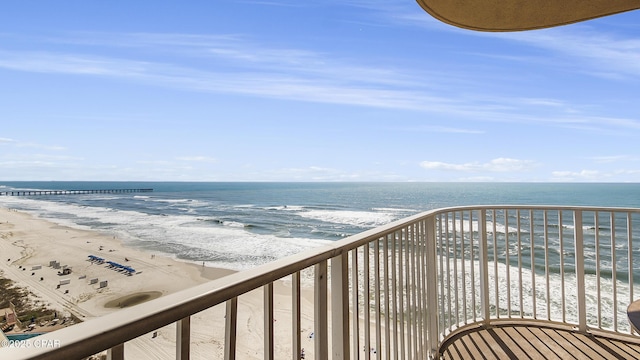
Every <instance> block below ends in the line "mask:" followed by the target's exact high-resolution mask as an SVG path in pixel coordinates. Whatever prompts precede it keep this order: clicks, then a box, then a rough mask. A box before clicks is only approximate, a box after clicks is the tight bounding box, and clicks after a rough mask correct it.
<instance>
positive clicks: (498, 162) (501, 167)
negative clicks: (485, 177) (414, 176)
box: [420, 158, 536, 172]
mask: <svg viewBox="0 0 640 360" xmlns="http://www.w3.org/2000/svg"><path fill="white" fill-rule="evenodd" d="M535 165H536V163H535V162H534V161H532V160H520V159H511V158H497V159H493V160H491V161H489V162H486V163H479V162H472V163H462V164H455V163H445V162H439V161H423V162H421V163H420V166H421V167H422V168H424V169H427V170H441V171H457V172H522V171H529V170H531V169H532V168H533V167H534V166H535Z"/></svg>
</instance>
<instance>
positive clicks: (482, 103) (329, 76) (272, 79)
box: [0, 4, 640, 132]
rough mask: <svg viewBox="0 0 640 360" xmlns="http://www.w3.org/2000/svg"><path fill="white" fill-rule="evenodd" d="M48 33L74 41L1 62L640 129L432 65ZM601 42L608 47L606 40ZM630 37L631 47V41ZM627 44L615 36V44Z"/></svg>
mask: <svg viewBox="0 0 640 360" xmlns="http://www.w3.org/2000/svg"><path fill="white" fill-rule="evenodd" d="M377 6H382V5H381V4H378V5H377ZM389 11H391V10H389ZM425 16H426V15H425ZM483 36H487V35H483ZM492 36H494V35H492ZM547 36H549V35H531V36H529V37H524V38H513V39H511V38H510V40H512V41H522V42H526V43H529V44H533V45H534V46H547V47H548V48H551V49H554V51H564V50H563V49H561V47H560V45H549V44H546V42H545V39H546V37H547ZM43 41H46V42H51V43H54V42H65V43H68V44H71V45H75V47H74V49H75V50H74V52H70V50H66V51H65V52H61V51H7V50H2V49H0V68H5V69H11V70H16V71H26V72H39V73H51V74H69V75H74V76H95V77H107V78H117V79H119V80H122V81H131V82H136V83H142V84H147V85H151V86H163V87H169V88H174V89H180V90H183V91H198V92H210V93H233V94H242V95H247V96H256V97H266V98H277V99H287V100H297V101H306V102H318V103H329V104H344V105H354V106H363V107H373V108H385V109H398V110H411V111H419V112H426V113H437V114H443V115H446V116H447V118H449V119H452V118H456V117H461V118H465V119H469V120H472V121H478V122H484V121H489V122H508V123H513V122H518V123H539V124H543V125H545V126H566V127H572V128H577V129H583V130H588V131H597V130H599V129H602V128H608V129H612V128H613V129H614V130H615V129H640V120H637V119H625V118H614V117H599V116H598V115H597V114H595V113H594V112H593V111H592V110H593V109H592V108H591V107H590V106H591V105H590V104H587V105H581V104H568V103H567V102H566V101H565V100H561V99H554V98H541V97H530V98H527V97H522V96H515V95H514V96H511V95H509V94H507V95H502V96H501V95H494V96H493V97H491V98H488V97H486V95H485V94H484V93H483V92H481V91H474V90H472V89H476V88H477V86H475V85H474V84H473V83H472V82H473V81H475V80H473V78H472V77H469V76H466V74H465V73H464V72H456V71H454V72H448V73H447V76H446V79H444V78H443V77H442V75H441V74H440V75H438V74H436V73H435V72H434V73H429V72H423V73H420V74H416V73H415V71H416V70H413V71H414V72H410V71H409V70H403V69H400V68H398V67H394V66H385V65H371V64H370V65H368V66H367V65H363V64H361V63H354V62H352V61H351V60H349V59H345V58H342V59H341V58H340V57H338V56H335V54H325V53H321V52H316V51H311V50H306V49H297V48H286V47H269V46H266V45H263V44H259V43H254V42H252V41H250V40H248V39H247V38H245V37H244V36H240V35H237V34H221V35H198V34H195V35H193V34H175V33H169V34H147V33H120V34H112V33H75V34H70V35H67V36H64V37H62V36H61V37H60V38H55V37H50V38H47V39H45V40H43ZM554 41H555V40H554ZM580 41H586V39H582V38H581V39H580ZM598 43H601V44H602V45H603V46H604V44H603V41H599V42H598ZM558 44H559V43H558ZM629 46H630V47H631V48H633V49H635V44H634V45H629ZM105 47H111V48H119V49H120V50H121V51H118V52H117V53H118V57H115V56H111V57H107V56H103V55H96V54H102V53H104V51H101V50H102V49H103V48H105ZM622 47H623V45H622V44H619V45H618V47H617V49H621V48H622ZM614 48H615V47H614ZM592 51H593V53H596V52H597V51H596V50H592ZM612 52H613V53H616V54H617V53H618V52H619V51H618V52H616V51H613V50H612ZM638 64H640V63H638ZM629 66H633V65H631V64H629ZM638 66H640V65H638ZM453 83H455V84H456V87H455V88H454V89H465V91H464V92H460V91H458V90H454V89H449V87H450V86H451V84H453ZM443 89H447V90H446V91H443ZM453 94H455V96H453ZM545 111H546V112H547V113H545ZM541 112H542V114H543V116H541V115H540V114H541ZM431 130H432V131H440V132H456V131H458V130H456V129H455V127H447V126H443V127H438V126H434V127H433V128H432V129H431ZM461 131H462V132H466V131H465V130H461ZM472 132H473V131H472Z"/></svg>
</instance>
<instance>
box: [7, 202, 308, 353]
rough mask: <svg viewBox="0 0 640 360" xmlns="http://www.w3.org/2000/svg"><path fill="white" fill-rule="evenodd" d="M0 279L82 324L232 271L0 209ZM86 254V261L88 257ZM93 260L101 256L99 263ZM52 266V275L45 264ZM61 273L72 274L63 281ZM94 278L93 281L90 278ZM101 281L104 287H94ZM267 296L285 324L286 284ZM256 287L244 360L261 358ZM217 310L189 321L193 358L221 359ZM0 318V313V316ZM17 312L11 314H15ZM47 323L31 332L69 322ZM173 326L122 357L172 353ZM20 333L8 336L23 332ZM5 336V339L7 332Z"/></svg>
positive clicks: (242, 311) (246, 307) (244, 318)
mask: <svg viewBox="0 0 640 360" xmlns="http://www.w3.org/2000/svg"><path fill="white" fill-rule="evenodd" d="M0 253H1V254H3V255H2V258H1V259H0V277H4V278H7V279H10V280H12V281H13V282H14V283H15V284H16V285H17V286H20V287H23V288H27V289H28V290H29V291H31V292H32V293H33V295H34V296H33V298H32V299H31V300H30V301H34V302H37V303H38V304H40V305H41V306H44V307H46V308H48V309H52V310H53V311H55V312H56V314H58V318H59V319H60V322H62V319H70V318H73V317H75V318H77V319H79V320H81V321H87V320H90V319H93V318H98V317H101V316H104V315H107V314H109V313H112V312H114V311H118V310H120V309H121V308H122V307H129V306H134V305H137V304H140V303H141V302H145V301H149V300H153V299H155V298H158V297H161V296H165V295H168V294H171V293H175V292H178V291H180V290H184V289H187V288H190V287H193V286H196V285H199V284H202V283H205V282H208V281H211V280H215V279H218V278H221V277H223V276H226V275H228V274H231V273H234V272H236V271H234V270H228V269H222V268H215V267H210V266H205V264H204V263H189V262H183V261H179V260H176V259H172V258H170V257H167V256H163V255H162V254H159V253H151V252H147V251H143V250H139V249H136V248H133V247H127V246H125V245H124V244H123V242H122V241H120V240H119V239H117V238H116V237H114V236H110V235H106V234H101V233H99V232H97V231H91V230H83V229H75V228H70V227H66V226H62V225H58V224H56V223H54V222H52V221H49V220H47V219H41V218H38V217H35V216H32V215H30V214H27V213H24V212H20V211H15V210H11V209H6V208H0ZM90 255H92V257H89V256H90ZM95 258H102V259H103V260H104V261H103V262H102V263H99V262H97V261H95ZM107 261H112V262H115V263H118V264H126V265H127V266H128V267H130V268H133V269H135V272H133V273H132V274H130V275H129V274H128V273H127V271H118V270H117V269H115V268H111V267H110V266H109V265H108V263H107ZM54 263H59V265H60V267H59V268H58V269H56V268H54V267H53V266H51V264H54ZM64 268H68V269H71V270H70V271H71V272H70V273H69V274H66V275H63V274H62V272H63V271H64ZM95 279H97V280H95ZM103 281H106V286H104V287H100V283H102V282H103ZM275 285H276V286H275V288H274V296H275V300H274V301H276V303H277V304H279V306H278V308H277V309H276V316H277V318H276V319H277V320H281V321H282V323H283V325H284V324H287V323H289V322H290V317H291V311H290V309H291V307H290V306H291V301H290V300H289V296H290V294H291V293H290V291H291V288H290V284H287V283H286V281H278V282H276V283H275ZM262 298H263V294H262V289H256V290H253V291H250V292H249V293H246V294H244V295H242V296H241V297H240V298H239V303H238V304H239V305H238V306H239V321H240V323H242V324H243V325H242V326H239V327H238V337H239V338H245V339H253V340H249V341H246V342H245V344H249V346H248V347H247V348H245V349H241V350H240V349H239V351H240V352H239V354H238V355H239V356H240V354H244V356H243V358H261V355H262V341H261V340H260V339H261V338H262V330H263V328H262V326H261V325H260V326H258V325H257V324H260V323H261V322H262V318H263V309H262ZM302 303H303V304H304V305H303V306H305V307H306V308H307V309H309V310H311V309H312V308H313V307H312V306H313V305H312V303H313V299H312V296H310V295H308V296H305V295H303V298H302ZM224 309H225V307H224V304H223V306H216V307H213V308H210V309H208V310H205V311H203V312H201V313H199V314H195V315H193V318H194V322H193V325H192V339H196V340H195V342H194V344H193V347H192V355H193V356H194V358H200V356H201V355H202V356H204V357H207V356H210V355H211V354H222V349H223V343H222V341H223V339H224V336H223V335H224ZM2 315H3V316H4V314H2ZM19 315H20V314H18V316H19ZM302 318H303V319H302V321H303V332H305V333H310V332H313V314H312V311H310V312H305V313H303V314H302ZM60 322H59V323H57V324H55V326H54V325H52V324H51V321H47V322H46V324H44V323H43V324H42V326H40V325H41V324H40V321H37V322H36V325H35V327H34V328H33V329H30V330H29V331H32V332H33V333H40V332H50V331H55V330H57V329H59V328H61V327H64V326H67V325H69V324H72V323H73V321H69V322H67V323H66V324H61V323H60ZM175 327H176V326H175V324H171V325H168V326H166V327H164V328H161V329H158V331H155V332H154V333H153V334H149V336H143V337H140V338H137V339H134V340H132V341H130V342H127V343H126V344H125V345H126V346H125V348H126V352H127V354H130V355H131V356H132V357H133V358H136V359H155V358H163V357H164V356H165V355H167V354H173V353H175ZM276 331H277V332H280V334H279V335H277V336H279V337H281V338H284V339H290V338H291V334H289V333H287V332H288V331H289V329H288V328H287V327H286V326H285V327H283V328H282V329H279V326H276ZM24 332H25V331H24V329H20V330H16V331H13V332H12V333H13V334H22V333H24ZM10 334H11V333H10ZM303 339H305V342H308V344H303V345H304V346H306V347H307V349H308V351H307V353H308V354H309V355H312V351H309V350H310V348H312V344H313V339H311V338H308V337H303ZM277 352H278V353H281V354H290V352H291V348H290V345H285V344H283V345H282V346H281V347H279V348H278V349H277Z"/></svg>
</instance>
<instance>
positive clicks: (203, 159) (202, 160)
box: [176, 156, 218, 163]
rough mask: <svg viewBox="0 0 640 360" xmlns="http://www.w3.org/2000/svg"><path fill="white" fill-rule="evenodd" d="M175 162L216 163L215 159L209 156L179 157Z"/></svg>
mask: <svg viewBox="0 0 640 360" xmlns="http://www.w3.org/2000/svg"><path fill="white" fill-rule="evenodd" d="M176 160H179V161H187V162H200V163H215V162H218V160H217V159H216V158H212V157H209V156H179V157H176Z"/></svg>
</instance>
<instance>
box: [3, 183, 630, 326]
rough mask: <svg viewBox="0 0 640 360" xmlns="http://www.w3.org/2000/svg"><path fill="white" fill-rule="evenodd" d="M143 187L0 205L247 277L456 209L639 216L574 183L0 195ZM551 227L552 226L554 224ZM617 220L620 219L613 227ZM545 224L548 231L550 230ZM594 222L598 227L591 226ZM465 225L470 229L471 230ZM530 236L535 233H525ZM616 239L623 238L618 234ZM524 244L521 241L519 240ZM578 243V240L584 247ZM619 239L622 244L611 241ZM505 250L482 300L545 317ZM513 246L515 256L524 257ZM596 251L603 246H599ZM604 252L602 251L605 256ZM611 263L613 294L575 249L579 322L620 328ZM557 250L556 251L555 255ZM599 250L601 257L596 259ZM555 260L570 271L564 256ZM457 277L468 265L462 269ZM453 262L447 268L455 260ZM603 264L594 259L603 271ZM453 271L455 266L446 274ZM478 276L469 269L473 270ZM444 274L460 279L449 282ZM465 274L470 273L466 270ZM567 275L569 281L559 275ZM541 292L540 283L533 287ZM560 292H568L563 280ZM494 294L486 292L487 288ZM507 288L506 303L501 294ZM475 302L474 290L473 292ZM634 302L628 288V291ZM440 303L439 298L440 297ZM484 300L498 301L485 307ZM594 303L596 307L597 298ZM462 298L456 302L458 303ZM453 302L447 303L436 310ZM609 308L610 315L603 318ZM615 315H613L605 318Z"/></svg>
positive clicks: (526, 273) (624, 291)
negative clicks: (619, 211) (413, 218)
mask: <svg viewBox="0 0 640 360" xmlns="http://www.w3.org/2000/svg"><path fill="white" fill-rule="evenodd" d="M132 188H152V189H153V192H148V193H122V194H88V195H47V196H0V207H6V208H13V209H16V210H19V211H24V212H27V213H31V214H33V215H36V216H39V217H42V218H45V219H49V220H51V221H53V222H56V223H59V224H62V225H66V226H71V227H76V228H82V229H92V230H95V231H99V232H102V233H105V234H109V235H114V236H117V237H118V238H120V239H122V240H123V241H125V242H126V244H127V245H128V246H131V247H137V248H141V249H144V250H147V251H151V252H153V253H156V254H163V255H166V256H170V257H173V258H176V259H178V260H182V261H190V262H197V263H201V262H205V263H207V264H208V265H209V266H215V267H222V268H228V269H233V270H244V269H249V268H252V267H255V266H258V265H261V264H264V263H267V262H269V261H272V260H275V259H278V258H282V257H285V256H287V255H291V254H295V253H298V252H300V251H304V250H306V249H309V248H312V247H317V246H322V245H325V244H329V243H331V242H333V241H336V240H339V239H343V238H345V237H347V236H349V235H353V234H356V233H359V232H362V231H364V230H368V229H371V228H374V227H377V226H380V225H384V224H387V223H389V222H392V221H394V220H398V219H401V218H404V217H407V216H410V215H414V214H417V213H420V212H423V211H426V210H430V209H436V208H443V207H450V206H461V205H566V206H594V207H595V206H607V207H609V206H610V207H621V208H640V184H604V183H602V184H583V183H573V184H568V183H222V182H220V183H184V182H154V183H141V182H0V192H4V191H11V190H69V189H74V190H82V189H132ZM513 215H514V214H513V213H511V214H509V216H508V217H509V218H510V220H509V225H508V226H504V221H503V222H502V223H500V220H499V219H498V220H496V225H497V226H496V227H497V232H498V235H497V241H498V242H502V243H503V244H504V243H505V241H506V240H505V239H507V238H508V237H512V236H513V234H514V233H513V229H512V227H513V226H514V224H515V219H514V216H513ZM554 221H556V222H554ZM622 223H624V221H621V222H620V224H622ZM549 225H550V226H551V228H552V230H551V231H552V232H557V230H558V229H559V228H562V229H563V231H567V232H569V233H570V232H572V228H565V226H558V223H557V220H553V218H551V220H550V223H549ZM457 226H458V228H460V229H464V228H465V227H466V228H467V229H468V228H469V226H470V224H469V223H467V224H466V225H465V224H463V223H460V224H458V225H457ZM554 226H555V228H554ZM585 226H586V229H584V230H585V236H586V237H589V236H591V237H593V233H594V230H595V227H594V226H593V225H589V220H588V219H585ZM603 226H607V225H606V221H604V222H603V223H602V224H601V225H600V228H601V229H602V227H603ZM474 228H477V224H476V225H474ZM633 229H634V230H633V231H634V234H636V235H635V236H637V233H638V231H640V218H638V217H637V216H635V217H634V220H633ZM536 233H537V234H541V233H542V230H541V229H536ZM619 233H620V234H624V231H622V230H620V231H619ZM525 235H526V234H525ZM557 240H558V239H557V238H553V236H552V237H551V238H550V239H549V247H552V246H553V249H557V245H558V241H557ZM585 241H587V240H585ZM623 242H624V241H623ZM508 243H509V244H510V250H509V252H511V251H514V255H513V256H512V257H511V259H510V261H509V263H510V266H511V267H510V268H508V267H507V266H508V265H507V261H505V260H506V259H505V256H506V252H505V251H504V250H501V252H500V254H499V256H498V261H499V263H498V264H494V263H492V264H490V268H493V267H494V266H495V268H496V269H499V270H496V271H495V272H492V273H490V274H489V282H490V284H496V283H498V284H500V285H499V286H498V287H497V288H499V293H495V294H494V293H493V292H491V294H490V297H491V298H492V303H497V304H499V308H500V310H499V311H501V312H504V311H506V309H507V308H508V307H511V308H517V306H518V300H519V299H518V297H517V294H519V291H523V293H524V294H532V293H535V294H534V295H533V297H532V296H530V295H529V296H528V297H527V298H525V299H522V300H524V302H525V303H528V302H531V301H533V298H534V297H535V298H536V300H537V302H538V305H537V308H536V310H535V311H538V312H539V313H537V314H528V316H532V315H535V316H539V317H541V318H544V317H545V316H546V315H545V311H546V308H547V307H546V304H545V299H547V294H546V290H545V289H541V288H540V287H537V288H536V289H535V291H533V289H534V288H533V284H531V283H530V282H529V280H528V279H531V277H532V275H533V272H532V271H531V270H530V268H529V270H527V268H526V267H525V268H524V269H523V270H522V273H523V274H522V276H523V278H524V279H525V281H524V282H522V284H518V283H516V282H514V279H516V278H517V276H518V274H517V273H514V272H513V271H514V269H515V268H514V267H513V266H515V264H514V261H516V260H515V259H516V257H515V251H516V249H515V248H513V246H516V243H515V241H514V239H513V238H511V239H510V240H509V241H508ZM527 246H529V245H527V244H526V243H525V244H524V245H523V252H524V253H525V254H526V252H527V251H530V250H531V248H530V247H529V248H527ZM604 246H605V248H606V246H607V245H606V244H605V245H604ZM553 249H552V251H551V252H550V258H549V261H550V264H551V266H550V269H551V270H552V271H553V273H551V274H549V279H550V280H549V281H550V284H551V287H550V289H549V291H550V292H552V293H554V294H553V295H552V296H551V297H550V298H551V299H553V301H552V304H550V308H551V307H552V308H553V309H554V310H553V312H555V313H554V315H553V318H555V319H561V318H562V316H563V314H562V312H561V310H560V312H559V313H557V311H558V309H562V307H563V304H564V303H563V302H562V301H563V300H562V299H563V298H562V296H558V294H555V293H557V292H558V291H559V289H560V288H561V287H562V284H563V281H562V275H561V274H560V272H559V270H558V266H557V264H558V261H559V259H560V254H559V252H558V253H555V252H554V251H555V250H553ZM534 250H535V252H536V254H537V255H536V259H543V254H544V253H545V252H546V249H545V248H544V247H541V245H540V244H538V245H536V248H535V249H534ZM605 250H606V249H605ZM616 250H617V251H619V252H620V253H621V256H620V257H619V258H618V259H617V262H618V263H619V269H618V271H619V273H618V278H617V285H616V286H617V293H616V294H614V291H613V290H614V287H613V283H612V281H611V273H610V272H609V273H606V270H605V271H604V272H603V273H602V274H601V278H600V279H599V280H600V281H599V282H600V283H601V285H599V286H600V287H601V288H600V289H598V287H597V286H598V285H597V284H598V279H596V275H595V272H594V270H593V269H594V267H595V251H594V249H593V246H591V245H590V243H588V242H586V243H585V254H586V259H585V264H586V270H587V274H586V276H587V284H586V287H587V288H586V293H587V308H588V309H587V310H588V311H587V313H588V318H589V321H590V323H595V321H597V319H595V318H594V317H595V314H597V313H598V311H599V310H600V309H599V307H598V303H601V304H603V307H604V311H605V312H606V313H607V314H608V315H607V316H608V317H606V318H603V320H602V321H603V322H602V323H603V325H602V326H604V327H606V328H611V327H612V326H617V327H618V328H619V329H628V322H627V321H626V313H625V310H626V306H627V305H628V301H629V289H630V286H629V285H630V284H628V280H627V279H628V277H627V275H626V274H627V272H626V271H627V270H626V269H625V266H626V265H625V262H626V260H625V258H624V254H625V253H626V250H624V249H616ZM565 251H566V250H565ZM632 251H633V258H634V265H633V266H634V268H633V272H634V284H633V286H632V287H634V288H636V290H637V288H638V287H639V286H640V273H639V274H635V272H637V270H638V269H640V247H639V246H636V244H633V248H632ZM605 253H606V251H605ZM565 256H567V258H566V260H565V261H568V263H569V264H570V263H571V261H572V260H571V258H570V256H571V254H569V253H568V254H565ZM468 259H469V258H468V257H467V260H465V261H463V262H464V263H465V264H466V267H467V270H466V271H467V272H468V271H469V269H470V268H471V267H472V266H477V263H476V264H475V265H473V264H471V263H470V262H469V260H468ZM458 261H459V260H458ZM607 261H609V262H610V260H607V259H606V258H603V259H601V262H602V263H603V266H604V267H605V269H606V268H608V266H610V265H611V264H610V263H609V264H608V265H607V264H606V262H607ZM540 266H542V267H544V264H536V267H537V269H536V271H535V276H536V277H540V276H545V275H544V269H542V270H541V268H540ZM461 267H462V263H460V264H459V267H458V268H461ZM477 271H479V270H477ZM507 272H508V273H512V274H511V279H512V281H511V283H509V284H507V283H506V282H505V278H504V274H506V273H507ZM456 276H460V274H457V275H456ZM465 276H471V274H468V273H466V274H465ZM566 276H568V277H569V278H570V277H571V276H574V275H572V274H568V275H566ZM536 282H538V283H543V279H539V280H536ZM568 284H569V285H567V286H568V288H566V291H567V293H568V294H575V293H576V291H577V290H576V289H575V288H571V286H572V285H571V282H570V281H569V282H568ZM493 286H494V285H491V287H493ZM509 288H511V294H512V296H511V304H510V305H509V303H508V302H507V301H506V299H507V298H508V295H507V289H509ZM477 292H478V293H479V292H480V290H479V289H477ZM636 293H638V291H636ZM443 296H444V295H443ZM496 296H498V297H499V300H496V298H495V297H496ZM598 296H600V297H601V298H600V299H598ZM467 300H468V299H467ZM450 301H453V299H447V302H450ZM566 301H567V304H566V308H567V313H566V316H568V320H571V321H577V313H576V309H577V306H576V298H575V297H573V296H569V297H567V300H566ZM613 309H617V310H616V311H612V310H613ZM614 313H615V315H614Z"/></svg>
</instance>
